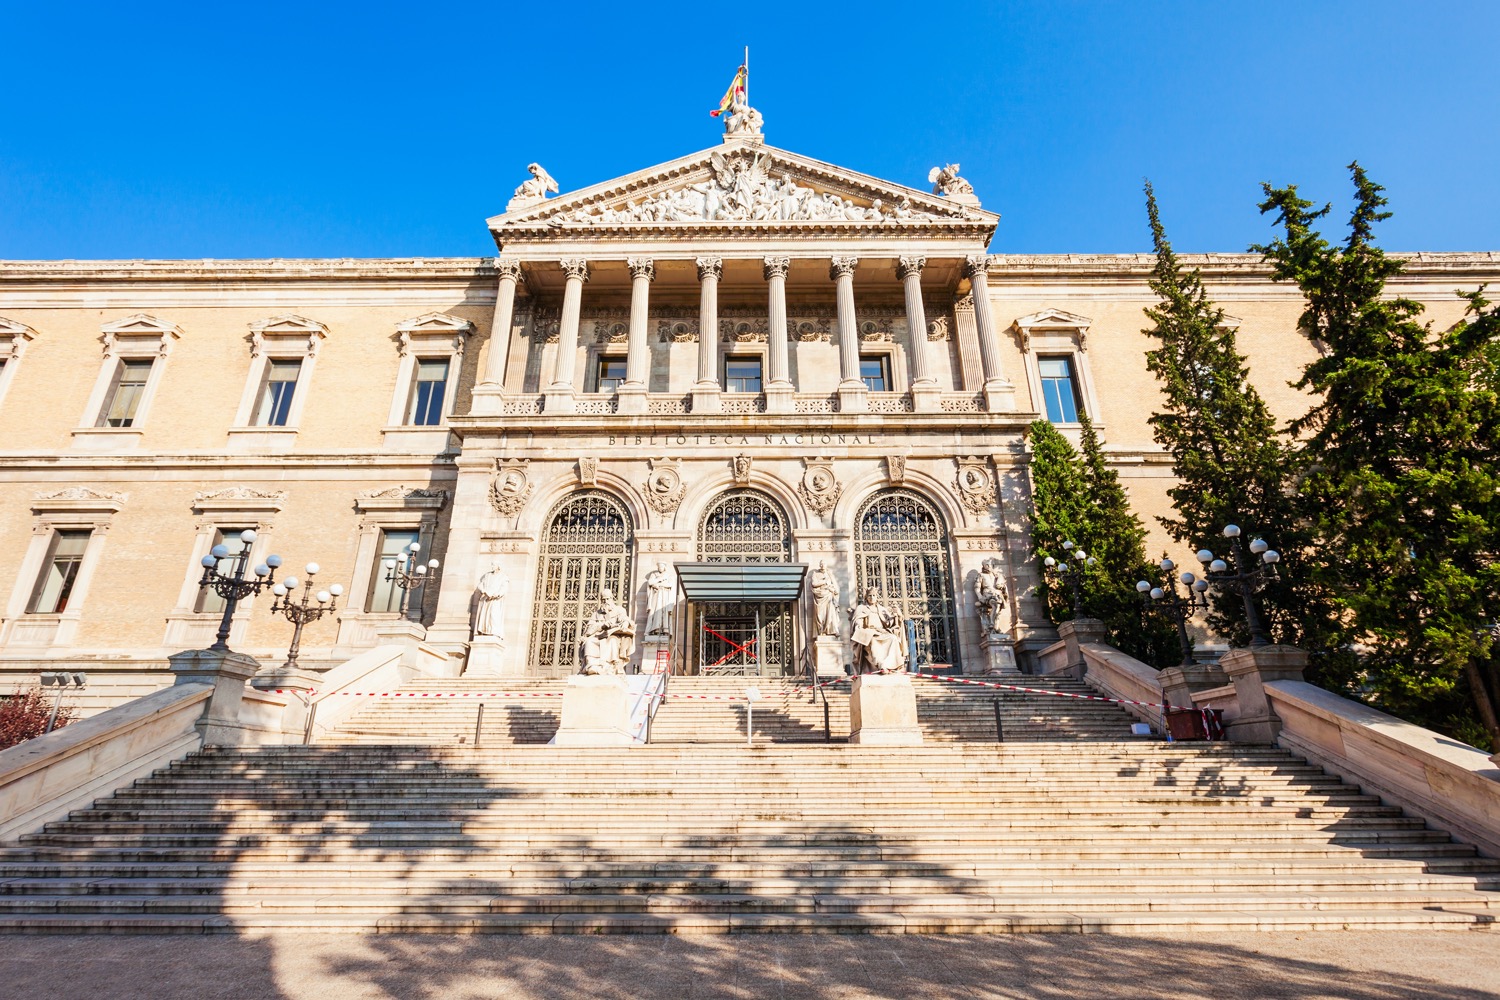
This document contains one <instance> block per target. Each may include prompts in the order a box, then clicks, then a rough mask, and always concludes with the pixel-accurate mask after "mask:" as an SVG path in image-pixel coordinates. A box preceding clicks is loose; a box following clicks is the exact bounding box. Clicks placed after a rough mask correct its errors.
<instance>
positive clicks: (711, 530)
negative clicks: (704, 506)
mask: <svg viewBox="0 0 1500 1000" xmlns="http://www.w3.org/2000/svg"><path fill="white" fill-rule="evenodd" d="M698 553H699V558H700V559H702V560H703V561H704V562H745V563H768V562H789V561H790V560H791V558H792V537H791V534H790V533H789V532H788V531H787V522H786V515H785V514H784V513H782V510H781V507H780V506H778V505H777V503H776V501H775V500H772V499H771V498H770V497H768V496H766V495H765V494H764V493H759V492H756V491H755V490H731V491H730V492H728V493H725V494H724V495H723V496H721V497H719V499H717V500H715V501H714V502H713V504H712V505H711V506H710V507H709V508H708V512H707V513H705V514H704V515H703V521H702V523H701V524H699V526H698Z"/></svg>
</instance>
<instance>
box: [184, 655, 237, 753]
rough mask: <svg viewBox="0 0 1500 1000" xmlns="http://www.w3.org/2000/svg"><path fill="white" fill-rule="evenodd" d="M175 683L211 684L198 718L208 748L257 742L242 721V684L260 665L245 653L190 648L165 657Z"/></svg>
mask: <svg viewBox="0 0 1500 1000" xmlns="http://www.w3.org/2000/svg"><path fill="white" fill-rule="evenodd" d="M167 659H168V661H169V662H170V663H171V664H172V673H173V675H174V678H173V683H175V684H212V685H213V689H214V693H213V695H212V696H211V697H210V698H209V700H208V704H207V705H206V706H204V709H203V715H202V716H200V717H199V719H198V731H199V732H200V733H202V734H203V742H204V744H205V745H208V746H225V747H232V746H242V745H244V744H248V743H254V742H256V734H255V732H254V731H253V730H252V728H251V727H250V726H247V725H246V724H245V723H244V721H242V719H241V714H242V713H241V710H240V707H241V705H242V703H243V702H244V698H245V682H246V681H248V680H249V679H250V678H252V677H254V676H255V673H256V671H257V670H259V669H260V662H259V661H258V660H256V659H255V658H254V657H251V656H246V655H245V654H244V653H234V652H230V651H228V650H225V651H223V652H219V651H218V650H213V649H193V650H188V651H186V652H182V653H173V654H172V655H171V656H169V657H167Z"/></svg>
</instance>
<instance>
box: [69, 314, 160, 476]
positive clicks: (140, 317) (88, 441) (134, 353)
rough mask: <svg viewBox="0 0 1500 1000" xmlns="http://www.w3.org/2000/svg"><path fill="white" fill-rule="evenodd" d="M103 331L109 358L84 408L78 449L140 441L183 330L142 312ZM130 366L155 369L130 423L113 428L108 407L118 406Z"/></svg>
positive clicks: (77, 433) (101, 366)
mask: <svg viewBox="0 0 1500 1000" xmlns="http://www.w3.org/2000/svg"><path fill="white" fill-rule="evenodd" d="M100 329H101V330H102V331H103V340H104V357H103V359H102V360H101V361H100V364H99V372H98V375H97V376H95V378H94V387H93V389H92V390H91V391H90V393H89V398H88V402H87V403H86V404H85V405H84V408H83V416H82V417H81V418H80V420H79V422H78V428H77V429H76V430H75V431H74V432H73V435H74V440H75V444H79V445H84V446H91V447H99V446H101V442H110V439H123V441H124V442H127V443H130V442H137V441H139V440H140V437H141V433H142V431H143V430H144V428H145V426H146V422H147V420H148V419H149V417H150V415H151V406H152V404H153V403H154V402H155V401H156V395H157V391H158V389H159V388H160V386H161V380H162V377H163V376H164V375H165V373H166V369H167V359H168V358H169V357H171V354H172V348H173V346H174V345H175V344H176V342H177V341H178V340H179V339H181V337H182V330H181V328H180V327H177V326H175V325H173V324H171V323H167V322H165V321H164V320H160V319H157V318H156V317H155V316H149V315H147V314H146V313H136V314H135V315H133V316H127V317H126V318H124V319H121V320H116V321H114V322H112V323H105V324H104V325H103V326H102V327H101V328H100ZM127 361H149V362H150V363H151V368H150V370H149V371H148V372H147V375H146V382H145V384H144V386H143V387H142V389H141V393H140V398H139V399H138V400H137V402H136V406H135V412H134V414H133V415H132V416H131V420H130V424H129V425H128V426H123V427H111V426H109V424H108V423H107V419H108V407H109V406H110V405H111V403H112V402H113V398H114V394H115V390H116V388H117V386H118V381H119V378H120V376H121V374H123V372H124V363H125V362H127ZM119 443H120V441H119V440H115V441H113V442H112V444H113V445H118V444H119ZM112 444H111V443H103V444H102V446H103V447H111V446H112Z"/></svg>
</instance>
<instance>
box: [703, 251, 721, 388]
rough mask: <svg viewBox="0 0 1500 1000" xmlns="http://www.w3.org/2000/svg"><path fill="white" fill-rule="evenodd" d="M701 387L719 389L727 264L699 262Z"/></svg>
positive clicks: (713, 260)
mask: <svg viewBox="0 0 1500 1000" xmlns="http://www.w3.org/2000/svg"><path fill="white" fill-rule="evenodd" d="M697 263H698V384H699V385H700V386H707V385H709V384H710V383H712V384H713V385H714V386H715V387H717V386H718V385H719V278H720V277H721V276H722V275H723V273H724V261H723V259H722V258H719V257H699V258H698V261H697Z"/></svg>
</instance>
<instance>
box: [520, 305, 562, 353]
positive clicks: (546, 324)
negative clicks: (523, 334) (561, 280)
mask: <svg viewBox="0 0 1500 1000" xmlns="http://www.w3.org/2000/svg"><path fill="white" fill-rule="evenodd" d="M561 329H562V313H561V310H559V309H558V308H557V307H555V306H537V307H536V308H535V309H533V310H532V311H531V326H530V328H529V330H528V331H527V333H528V336H530V337H531V339H532V340H534V341H537V342H538V343H543V344H555V343H557V334H558V332H559V331H560V330H561Z"/></svg>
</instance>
